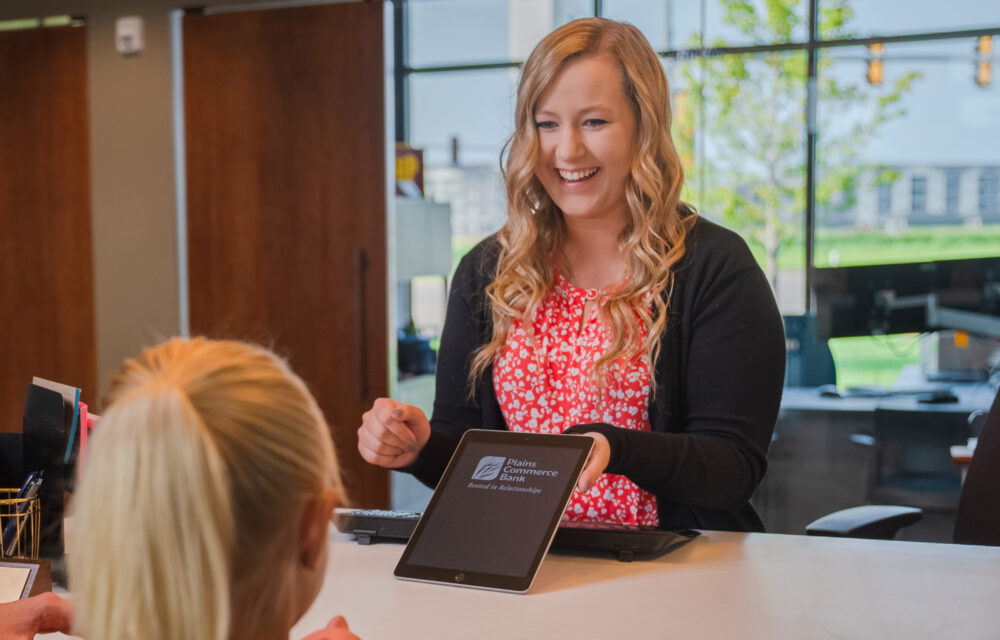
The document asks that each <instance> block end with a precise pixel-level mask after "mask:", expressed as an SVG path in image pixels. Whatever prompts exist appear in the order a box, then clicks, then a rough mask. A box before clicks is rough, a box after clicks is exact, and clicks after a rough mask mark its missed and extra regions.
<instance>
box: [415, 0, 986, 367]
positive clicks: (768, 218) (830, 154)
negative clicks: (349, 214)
mask: <svg viewBox="0 0 1000 640" xmlns="http://www.w3.org/2000/svg"><path fill="white" fill-rule="evenodd" d="M994 4H995V3H991V2H983V1H982V0H954V1H953V2H949V4H948V10H947V11H944V12H942V11H941V5H940V3H939V2H936V1H935V0H817V8H818V11H819V13H818V14H817V23H818V41H815V42H810V40H809V33H808V24H809V11H810V6H811V2H810V0H657V1H653V0H601V1H600V2H594V1H593V0H476V1H475V2H470V1H469V0H409V1H408V2H406V5H405V6H406V19H407V21H408V22H407V30H406V35H407V42H408V43H409V45H408V46H407V49H406V52H405V55H406V56H407V59H406V61H405V62H406V66H405V69H406V70H405V72H404V73H405V79H406V81H407V83H408V85H409V87H410V94H409V97H410V105H411V106H410V110H409V114H408V117H409V121H410V124H411V127H410V129H409V133H408V135H407V141H408V142H410V143H411V144H413V145H414V146H417V147H422V148H424V149H425V153H426V156H425V157H426V158H427V163H428V169H427V175H428V185H429V186H428V191H429V192H433V193H436V194H437V196H436V197H439V198H442V199H447V200H449V201H450V202H452V204H453V210H455V211H456V212H458V214H457V215H458V218H457V219H456V221H455V222H454V223H453V225H454V227H453V228H454V229H455V230H456V231H455V233H456V240H455V249H454V250H455V254H456V255H460V254H461V253H463V252H464V251H465V250H467V249H468V248H469V247H471V246H472V243H473V242H474V241H475V240H476V239H478V238H479V237H481V236H482V235H485V234H486V233H489V232H490V231H492V230H493V229H495V228H496V227H497V226H499V225H500V224H502V221H503V217H504V215H505V210H504V205H503V196H502V187H503V185H502V181H501V180H500V177H499V170H498V168H497V167H498V156H499V151H500V146H501V145H502V143H503V141H504V140H505V139H506V137H507V136H508V135H510V133H511V129H512V127H513V114H512V105H513V101H514V92H515V90H516V83H517V76H518V69H517V62H519V61H522V60H524V58H525V57H526V56H527V55H528V53H529V52H530V50H531V48H532V47H533V46H534V44H535V43H536V42H537V41H538V39H540V38H541V37H542V36H543V35H545V34H546V33H548V32H549V31H550V30H551V29H553V28H555V27H556V26H558V25H559V24H562V23H564V22H566V21H568V20H571V19H573V18H577V17H582V16H585V15H594V12H595V11H599V12H600V13H601V15H603V16H605V17H608V18H612V19H616V20H623V21H626V22H629V23H632V24H634V25H635V26H636V27H637V28H639V29H640V30H641V31H642V32H643V33H644V34H645V35H646V37H647V38H648V39H649V41H650V43H651V44H652V46H653V48H654V49H656V50H657V51H659V52H660V54H661V58H662V60H663V65H664V68H665V70H666V73H667V78H668V81H669V84H670V90H671V97H672V107H673V111H674V120H673V135H674V139H675V142H676V144H677V146H678V151H679V152H680V155H681V159H682V162H683V164H684V168H685V171H686V173H687V181H686V184H685V187H684V192H683V194H682V197H683V199H685V200H687V201H689V202H691V203H692V204H694V205H695V207H696V208H698V210H699V211H701V212H702V213H703V214H704V215H705V216H706V217H708V218H712V219H715V220H717V221H718V222H721V223H722V224H723V225H726V226H728V227H730V228H732V229H734V230H737V231H738V232H739V233H741V235H742V236H743V237H744V239H745V240H746V241H747V243H748V244H749V245H750V247H751V249H752V250H753V251H754V254H755V256H756V257H757V259H758V261H759V263H760V265H761V267H762V268H763V269H764V271H765V272H766V273H767V274H768V275H769V276H770V279H771V282H772V285H773V286H774V288H775V294H776V298H777V300H778V302H779V306H780V308H781V310H782V312H783V313H799V312H801V311H802V310H803V309H804V308H806V307H807V306H808V305H809V296H808V295H807V290H806V286H807V276H808V274H807V270H806V269H805V266H806V263H805V261H806V257H805V256H806V250H807V247H806V238H807V237H809V235H810V234H807V230H806V228H805V221H806V216H805V212H806V207H807V205H808V203H810V202H813V203H814V204H815V211H814V217H813V219H814V223H813V224H814V228H813V229H812V231H813V234H812V237H813V238H814V240H813V247H812V249H813V256H814V257H813V266H816V267H823V266H830V265H831V264H838V265H841V266H849V265H858V264H872V263H895V262H909V261H914V260H928V259H937V260H945V259H954V258H965V257H970V258H971V257H982V256H988V255H995V254H996V247H997V246H1000V185H998V180H1000V165H998V161H997V154H996V146H995V145H994V144H992V141H993V140H997V139H1000V118H998V117H997V110H996V104H995V103H996V91H995V90H996V89H997V85H996V79H995V78H994V83H993V85H991V86H989V87H986V88H985V90H984V88H983V87H979V86H976V84H975V82H974V78H973V76H974V72H975V63H976V61H977V60H978V58H977V54H976V51H975V45H976V41H975V38H974V37H973V36H970V35H969V33H968V32H963V31H964V30H976V31H978V30H983V31H989V32H991V33H992V34H994V35H995V34H996V33H998V32H1000V14H997V12H996V11H995V9H993V5H994ZM883 35H884V36H897V37H896V38H894V39H893V40H892V41H890V42H887V43H885V44H884V50H883V55H882V58H883V79H882V83H881V84H879V85H871V84H868V82H867V79H866V65H867V63H868V60H869V59H870V54H869V51H868V47H867V45H868V41H867V40H863V39H864V38H870V37H877V36H883ZM831 40H836V41H837V42H836V43H834V44H830V43H829V42H828V41H831ZM852 41H853V42H852ZM703 48H704V49H703ZM810 48H812V49H813V50H814V51H815V53H816V56H817V60H818V77H817V84H816V88H817V91H816V102H815V104H816V105H817V113H816V122H815V129H814V130H815V133H816V153H815V160H814V164H813V166H809V164H808V162H807V160H806V157H807V156H806V150H807V145H806V141H807V131H806V126H805V123H806V112H807V104H808V101H807V100H806V87H807V73H806V71H807V69H806V60H807V53H808V51H809V50H810ZM692 50H694V51H692ZM498 65H505V67H506V68H497V66H498ZM443 66H446V67H448V68H447V69H441V68H434V67H443ZM765 95H768V97H769V100H770V102H767V101H765V100H764V96H765ZM764 103H767V104H771V105H773V106H774V108H773V109H763V108H760V104H764ZM762 132H767V134H768V135H761V134H762ZM453 136H454V137H457V138H458V140H459V153H458V158H457V163H456V162H453V158H452V157H451V143H450V140H451V138H452V137H453ZM810 172H811V173H812V180H811V184H813V185H814V187H813V189H814V190H813V193H811V194H810V193H807V190H806V185H807V184H809V183H810V182H809V181H808V179H807V178H808V176H809V175H810ZM963 175H965V176H967V177H966V178H965V179H966V181H967V182H966V183H965V184H964V185H963V182H962V176H963ZM435 185H437V186H435ZM963 189H964V190H965V191H964V193H963ZM894 190H895V198H894V195H893V191H894ZM492 192H497V193H498V194H499V195H496V196H489V197H487V196H486V194H488V193H492ZM446 193H447V194H450V195H446ZM472 194H479V195H477V196H476V197H475V198H472ZM977 195H978V199H977ZM472 200H475V201H474V202H473V201H472ZM894 200H895V201H894ZM963 207H964V212H963V210H962V208H963ZM976 213H978V215H970V214H976ZM928 214H934V215H928ZM967 224H970V225H971V224H978V225H979V226H976V227H972V226H967ZM864 340H867V339H863V340H862V342H863V344H862V343H859V345H858V346H857V348H856V349H855V351H854V354H855V356H857V358H855V359H856V361H857V366H856V367H852V365H850V363H847V362H846V361H847V360H851V359H852V358H854V356H849V355H844V353H840V354H839V355H838V354H837V353H836V351H837V350H836V349H835V355H837V358H838V363H837V366H838V376H839V380H840V382H841V383H842V384H847V385H850V384H852V383H858V384H870V383H880V384H889V383H891V382H892V381H893V379H894V377H895V374H896V373H897V372H898V370H899V365H900V364H901V363H902V362H916V361H918V360H919V352H918V350H917V349H910V350H906V354H905V357H897V355H896V354H897V353H898V352H900V349H896V348H892V345H890V348H875V345H874V343H871V342H865V341H864ZM886 343H887V339H886V338H882V339H881V342H879V343H878V344H879V345H883V346H884V345H885V344H886ZM897 346H898V345H897ZM876 352H878V353H876ZM845 353H846V352H845ZM876 356H877V357H876ZM872 358H875V359H876V360H878V362H877V363H876V362H874V361H873V360H872ZM845 363H846V364H845ZM879 363H881V364H879ZM862 370H864V371H877V372H878V373H877V374H876V377H874V378H863V377H856V376H860V375H861V373H860V372H861V371H862Z"/></svg>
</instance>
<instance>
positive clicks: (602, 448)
mask: <svg viewBox="0 0 1000 640" xmlns="http://www.w3.org/2000/svg"><path fill="white" fill-rule="evenodd" d="M580 435H582V436H590V437H591V438H593V439H594V448H593V449H591V450H590V457H589V458H587V464H585V465H584V466H583V472H582V473H581V474H580V480H579V481H578V482H577V483H576V490H577V491H579V492H580V493H583V492H585V491H587V490H588V489H590V487H591V485H592V484H594V482H596V481H597V479H598V478H600V477H601V474H602V473H604V470H605V469H607V468H608V462H610V461H611V444H610V443H609V442H608V439H607V438H605V437H604V434H602V433H597V432H596V431H588V432H586V433H581V434H580Z"/></svg>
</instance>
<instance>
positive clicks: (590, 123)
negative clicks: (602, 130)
mask: <svg viewBox="0 0 1000 640" xmlns="http://www.w3.org/2000/svg"><path fill="white" fill-rule="evenodd" d="M607 123H608V121H607V120H601V119H600V118H590V119H589V120H584V121H583V126H585V127H600V126H603V125H606V124H607Z"/></svg>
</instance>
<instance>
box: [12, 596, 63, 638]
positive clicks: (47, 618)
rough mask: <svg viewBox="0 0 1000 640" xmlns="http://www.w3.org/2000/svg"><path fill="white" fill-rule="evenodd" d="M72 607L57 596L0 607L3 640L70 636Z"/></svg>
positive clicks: (32, 598)
mask: <svg viewBox="0 0 1000 640" xmlns="http://www.w3.org/2000/svg"><path fill="white" fill-rule="evenodd" d="M72 621H73V606H72V605H71V604H70V603H69V602H67V601H66V600H63V599H62V598H60V597H59V596H57V595H56V594H54V593H51V592H50V593H42V594H39V595H37V596H33V597H31V598H26V599H24V600H15V601H14V602H8V603H7V604H0V638H2V640H31V639H32V638H34V637H35V634H36V633H56V632H59V633H65V634H68V633H69V627H70V624H71V623H72Z"/></svg>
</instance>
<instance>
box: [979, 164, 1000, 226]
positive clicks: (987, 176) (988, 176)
mask: <svg viewBox="0 0 1000 640" xmlns="http://www.w3.org/2000/svg"><path fill="white" fill-rule="evenodd" d="M997 201H998V198H997V173H996V172H995V171H984V172H983V173H981V174H979V213H980V214H983V215H990V214H992V215H994V216H995V215H997V213H1000V212H998V209H1000V207H998V206H997Z"/></svg>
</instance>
